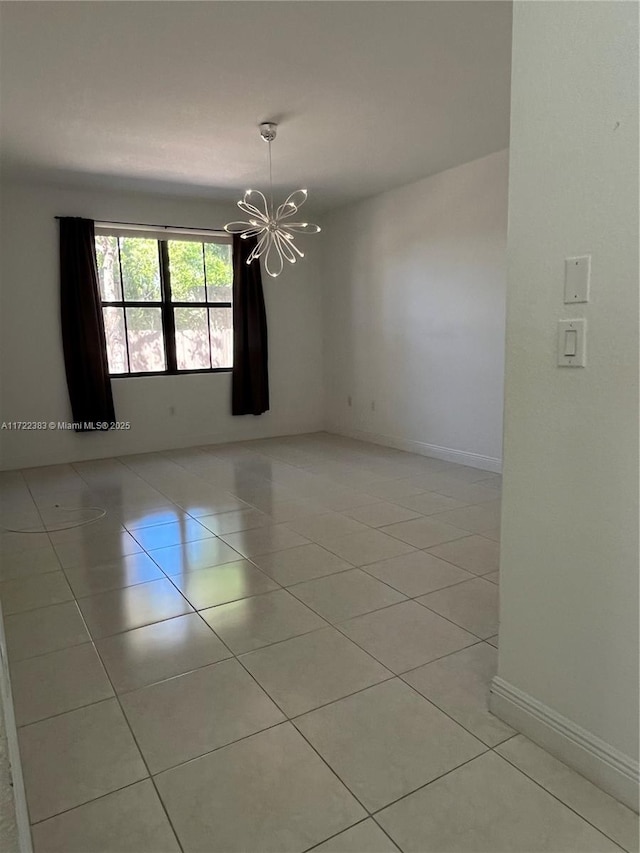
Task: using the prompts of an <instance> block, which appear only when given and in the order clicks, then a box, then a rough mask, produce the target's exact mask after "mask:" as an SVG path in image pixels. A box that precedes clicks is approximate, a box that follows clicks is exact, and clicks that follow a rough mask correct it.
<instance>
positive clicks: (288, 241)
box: [278, 231, 304, 263]
mask: <svg viewBox="0 0 640 853" xmlns="http://www.w3.org/2000/svg"><path fill="white" fill-rule="evenodd" d="M278 236H279V237H280V239H281V240H282V243H283V245H285V246H286V247H287V248H288V249H289V251H293V252H295V253H296V255H297V256H298V257H299V258H304V252H301V251H300V249H299V248H298V247H297V246H296V244H295V243H294V242H293V237H292V236H291V234H285V233H284V231H280V232H279V233H278ZM291 263H295V257H294V259H293V261H291Z"/></svg>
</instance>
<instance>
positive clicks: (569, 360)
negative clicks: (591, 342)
mask: <svg viewBox="0 0 640 853" xmlns="http://www.w3.org/2000/svg"><path fill="white" fill-rule="evenodd" d="M586 334H587V321H586V320H558V367H584V366H585V363H586V340H585V338H586Z"/></svg>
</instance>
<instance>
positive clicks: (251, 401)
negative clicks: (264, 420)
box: [231, 234, 269, 415]
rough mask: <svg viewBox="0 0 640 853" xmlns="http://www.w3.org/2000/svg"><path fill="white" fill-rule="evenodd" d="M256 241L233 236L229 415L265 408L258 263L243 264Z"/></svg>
mask: <svg viewBox="0 0 640 853" xmlns="http://www.w3.org/2000/svg"><path fill="white" fill-rule="evenodd" d="M255 245H256V238H255V237H250V238H248V239H246V240H243V239H242V238H241V237H240V235H239V234H234V235H233V373H232V382H231V386H232V394H231V413H232V414H233V415H261V414H263V413H264V412H266V411H268V409H269V369H268V360H269V359H268V350H267V314H266V311H265V306H264V294H263V292H262V273H261V270H260V262H259V261H252V262H251V263H250V264H247V258H248V257H249V255H250V253H251V251H252V249H253V248H254V246H255Z"/></svg>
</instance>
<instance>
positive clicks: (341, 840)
mask: <svg viewBox="0 0 640 853" xmlns="http://www.w3.org/2000/svg"><path fill="white" fill-rule="evenodd" d="M36 853H39V851H36ZM313 853H398V848H397V847H396V845H395V844H394V843H393V841H392V840H391V839H390V838H389V836H388V835H385V833H384V832H383V831H382V830H381V829H380V827H379V826H378V824H377V823H376V822H375V821H374V820H372V819H371V818H368V820H363V821H362V823H358V824H356V826H352V827H351V829H345V831H344V832H340V833H339V834H338V835H335V836H334V837H333V838H330V839H329V840H328V841H324V842H323V843H322V844H319V845H318V846H317V847H314V848H313Z"/></svg>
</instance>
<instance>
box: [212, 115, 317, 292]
mask: <svg viewBox="0 0 640 853" xmlns="http://www.w3.org/2000/svg"><path fill="white" fill-rule="evenodd" d="M277 128H278V125H277V124H274V123H273V122H264V123H263V124H261V125H260V136H261V137H262V138H263V139H264V141H265V142H267V143H268V144H269V201H267V199H266V198H265V196H264V194H263V193H261V192H260V191H259V190H247V191H246V192H245V194H244V196H243V197H242V200H241V201H239V202H238V207H239V208H240V210H241V211H242V212H243V213H246V214H248V216H249V220H248V221H244V222H229V223H228V225H225V226H224V230H225V231H228V232H229V234H239V235H240V237H241V239H243V240H246V239H247V238H248V237H257V238H258V242H257V244H256V246H255V248H254V249H253V251H252V252H251V253H250V255H249V257H248V258H247V263H248V264H250V263H251V262H252V261H254V260H255V259H256V258H260V257H261V256H262V255H264V268H265V270H266V271H267V273H268V275H270V276H272V277H273V278H275V277H276V276H278V275H280V273H281V272H282V269H283V267H284V262H285V261H288V262H289V263H290V264H295V262H296V260H297V258H296V256H297V257H298V258H304V253H303V252H301V251H300V249H299V248H298V247H297V246H296V245H295V243H294V242H293V240H294V235H295V234H317V233H318V232H319V231H320V227H319V226H318V225H311V224H310V223H309V222H290V221H289V220H290V219H291V217H292V216H294V214H296V213H297V212H298V211H299V210H300V208H301V207H302V205H303V204H304V203H305V201H306V200H307V191H306V190H296V191H295V192H292V193H291V195H290V196H289V197H288V198H287V199H286V200H285V201H283V202H282V204H281V205H280V206H279V207H277V208H274V205H273V178H272V170H271V143H272V142H273V140H274V139H275V138H276V131H277Z"/></svg>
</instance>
